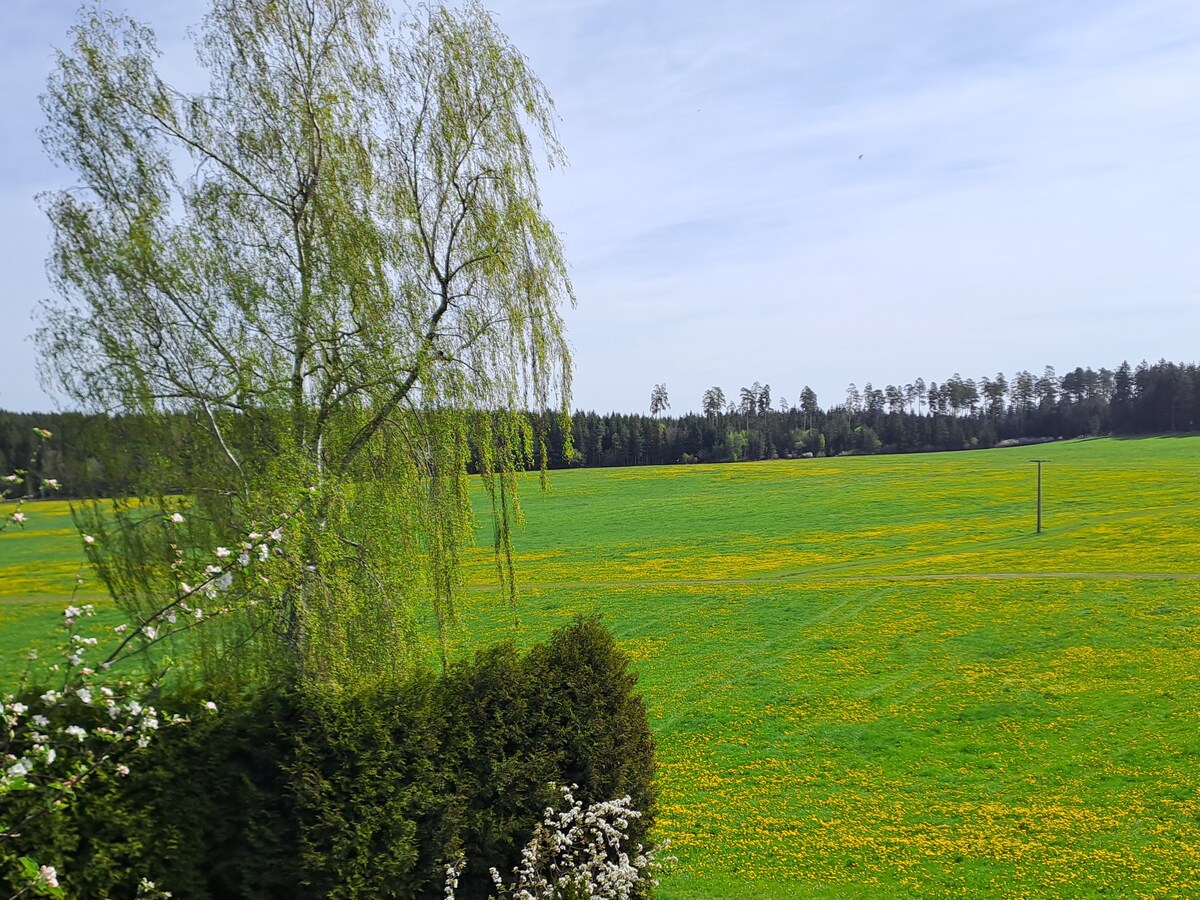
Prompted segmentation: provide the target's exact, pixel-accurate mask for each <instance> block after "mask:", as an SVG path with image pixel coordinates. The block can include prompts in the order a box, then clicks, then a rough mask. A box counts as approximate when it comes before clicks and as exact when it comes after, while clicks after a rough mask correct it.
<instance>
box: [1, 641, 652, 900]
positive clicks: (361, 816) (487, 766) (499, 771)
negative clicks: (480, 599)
mask: <svg viewBox="0 0 1200 900" xmlns="http://www.w3.org/2000/svg"><path fill="white" fill-rule="evenodd" d="M635 685H636V676H635V675H633V674H632V673H631V672H629V670H628V665H627V659H626V657H625V656H624V654H622V653H621V652H620V651H619V650H618V648H617V647H616V644H615V642H614V640H613V638H612V636H611V634H610V633H609V632H608V631H607V630H606V629H605V628H603V627H602V626H601V625H600V624H599V623H598V621H596V620H580V621H578V622H576V623H575V624H573V625H571V626H568V627H566V628H564V629H562V630H560V631H558V632H556V633H555V634H554V635H553V636H552V637H551V638H550V640H549V641H548V642H546V643H545V644H541V645H538V646H536V647H534V648H533V649H532V650H531V651H529V652H528V653H527V654H524V655H522V654H520V653H518V652H517V651H516V649H515V648H514V647H513V646H512V645H510V644H503V645H500V646H497V647H494V648H491V649H489V650H486V651H481V652H480V653H478V654H477V655H476V657H475V658H474V659H473V660H471V661H469V662H463V663H460V664H457V665H455V666H452V667H451V669H450V670H449V671H448V672H446V673H445V674H444V675H440V676H438V675H432V674H418V675H415V676H413V677H411V678H410V679H408V680H406V681H405V682H404V683H403V684H399V685H396V686H395V687H393V688H390V689H388V690H386V691H380V692H378V693H375V694H372V695H370V696H332V695H329V694H322V695H317V696H314V695H313V693H312V692H311V691H307V692H306V691H301V690H297V689H275V690H270V691H263V692H260V693H257V694H255V695H253V696H250V697H245V698H240V699H228V698H227V699H225V700H224V701H222V702H221V704H220V705H221V711H220V713H219V714H218V715H216V716H210V717H205V718H203V719H198V720H197V721H196V722H194V723H193V724H191V725H187V726H177V727H174V728H169V729H165V730H164V731H163V732H162V733H161V734H160V735H159V737H158V738H157V739H156V741H155V743H154V745H153V747H152V749H151V750H150V751H147V752H145V753H144V754H141V755H140V756H139V757H138V758H135V759H131V760H130V766H131V768H132V769H133V772H132V774H131V775H129V776H128V778H126V779H123V780H121V779H117V778H116V777H115V776H108V775H106V776H103V777H98V778H96V779H95V780H94V781H92V782H91V783H89V785H88V786H87V788H86V789H85V790H82V791H80V792H79V796H78V797H77V799H76V800H75V802H74V803H73V804H72V806H71V808H70V809H69V810H67V811H66V812H64V813H59V814H56V815H54V816H52V817H47V818H45V819H43V820H41V821H39V822H38V823H36V824H35V825H34V826H33V827H31V828H30V829H27V831H26V834H25V835H24V836H23V838H22V839H21V840H20V841H16V842H10V843H9V844H8V845H0V855H3V856H5V857H8V858H9V859H11V858H12V857H15V856H17V855H20V854H22V853H30V854H31V855H34V856H36V857H37V858H38V860H39V862H51V863H57V864H58V865H59V869H60V871H61V872H63V873H64V886H65V887H66V888H67V891H68V894H69V895H70V896H73V897H80V898H91V897H95V898H101V897H109V896H133V894H134V892H135V891H136V884H137V882H138V881H139V880H140V879H141V878H143V877H148V878H150V879H151V880H153V881H155V882H157V884H158V885H159V886H160V887H162V888H165V889H167V890H170V891H171V892H172V893H173V896H174V897H175V898H176V900H192V898H195V900H210V898H211V900H217V898H232V897H245V898H263V900H266V898H293V897H301V898H303V897H314V898H315V897H334V898H359V897H440V896H441V894H442V884H443V869H444V865H445V863H446V861H447V860H448V859H449V858H451V857H452V856H453V854H454V853H455V852H456V851H458V850H462V851H463V852H464V853H465V854H466V856H467V859H468V868H467V871H466V872H465V873H464V874H463V876H462V877H461V878H460V888H459V892H458V896H459V897H460V898H464V900H465V898H473V897H484V896H487V893H488V889H489V888H490V887H491V881H490V879H489V878H488V876H487V869H488V867H489V866H493V865H494V866H496V867H497V868H499V869H501V870H502V871H506V870H508V869H510V868H511V867H512V866H514V865H515V864H516V863H517V860H518V858H519V855H520V849H521V847H522V846H523V845H524V844H525V842H526V841H527V840H528V838H529V835H530V833H531V831H532V829H533V826H534V824H535V823H536V822H537V821H538V820H539V819H540V818H541V814H542V810H543V809H544V808H545V806H546V805H547V804H549V803H551V802H553V801H554V799H555V794H554V792H553V791H552V789H551V784H564V783H565V784H576V785H578V786H579V789H578V791H576V796H577V797H579V798H581V799H583V800H585V801H589V802H590V801H595V800H607V799H611V798H613V797H619V796H623V795H625V794H629V795H631V796H632V797H633V805H634V807H635V808H637V809H639V810H642V811H644V812H645V814H646V815H645V816H644V817H643V818H642V819H640V820H637V821H636V827H635V829H634V831H635V833H634V835H633V840H634V841H635V842H644V841H645V839H646V830H647V829H648V828H649V826H650V825H651V824H652V822H653V817H654V788H653V784H652V776H653V772H654V747H653V741H652V739H651V736H650V732H649V728H648V726H647V721H646V711H645V707H644V705H643V703H642V700H641V698H640V696H638V695H637V694H636V693H635ZM179 702H182V701H180V700H178V698H177V702H175V703H172V702H171V701H169V700H165V699H164V700H163V701H162V702H161V705H162V706H164V707H167V708H171V707H172V706H178V705H179ZM11 868H12V866H11V865H10V864H8V860H6V865H5V866H4V870H5V873H6V874H7V872H8V871H10V870H11Z"/></svg>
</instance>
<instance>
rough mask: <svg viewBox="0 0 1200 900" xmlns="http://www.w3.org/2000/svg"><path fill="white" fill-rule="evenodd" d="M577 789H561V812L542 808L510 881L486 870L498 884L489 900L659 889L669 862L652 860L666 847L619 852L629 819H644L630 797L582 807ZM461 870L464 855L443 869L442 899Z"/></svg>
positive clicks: (562, 899) (562, 898)
mask: <svg viewBox="0 0 1200 900" xmlns="http://www.w3.org/2000/svg"><path fill="white" fill-rule="evenodd" d="M577 787H578V786H577V785H572V786H571V787H564V788H562V789H561V790H562V804H563V808H562V809H555V808H554V807H552V806H548V807H546V812H545V815H544V816H543V818H542V821H541V822H540V823H538V825H537V826H536V827H535V828H534V831H533V837H532V838H530V840H529V843H528V844H526V845H525V849H524V850H522V851H521V864H520V865H519V866H517V867H515V868H514V869H513V870H512V881H511V883H506V882H505V880H504V877H503V876H502V875H501V874H500V872H499V871H498V870H497V869H495V868H492V869H489V872H490V873H491V876H492V883H493V884H494V885H495V886H496V893H495V894H494V895H492V897H493V900H508V898H511V900H574V898H578V897H595V898H598V900H631V898H633V897H634V896H635V895H636V893H637V891H638V890H639V888H640V887H642V886H644V885H647V884H649V885H650V886H657V884H658V874H659V873H660V872H661V871H662V870H663V869H664V867H665V863H668V862H671V861H672V858H671V857H666V858H665V860H660V859H658V858H656V854H657V853H658V852H659V850H663V849H666V844H663V845H662V847H660V848H644V847H643V846H642V845H641V844H639V845H637V847H636V848H635V850H634V852H633V855H632V856H631V855H630V854H629V853H628V852H626V851H625V850H623V849H622V844H623V843H625V842H627V841H628V838H629V827H630V823H631V821H632V820H634V819H638V818H641V815H642V814H641V812H639V811H638V810H635V809H633V808H632V807H631V806H630V804H631V802H632V801H631V799H630V798H629V797H628V796H625V797H621V798H620V799H617V800H606V801H603V802H600V803H592V804H591V805H589V806H587V807H586V808H585V807H584V805H583V801H581V800H576V799H575V796H574V794H573V793H572V790H573V789H575V788H577ZM465 866H466V859H465V857H463V856H462V855H460V856H459V857H458V858H457V859H455V860H454V861H453V862H451V863H450V864H449V865H447V866H446V882H445V898H446V900H454V898H455V891H456V890H457V888H458V878H459V875H461V874H462V871H463V868H464V867H465Z"/></svg>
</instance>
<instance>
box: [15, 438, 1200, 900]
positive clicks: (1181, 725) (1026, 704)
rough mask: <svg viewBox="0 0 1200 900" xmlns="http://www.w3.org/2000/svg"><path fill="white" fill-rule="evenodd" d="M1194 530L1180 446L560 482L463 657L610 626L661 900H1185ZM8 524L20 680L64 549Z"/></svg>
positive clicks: (55, 538) (59, 520) (479, 576)
mask: <svg viewBox="0 0 1200 900" xmlns="http://www.w3.org/2000/svg"><path fill="white" fill-rule="evenodd" d="M1034 457H1041V458H1044V459H1047V460H1049V462H1048V463H1047V464H1046V465H1045V467H1044V470H1043V487H1044V492H1045V499H1044V513H1043V514H1044V523H1045V531H1044V533H1043V534H1041V535H1036V534H1034V533H1033V531H1034V498H1035V487H1036V483H1035V467H1034V466H1033V465H1032V464H1031V463H1030V462H1029V461H1028V460H1029V459H1031V458H1034ZM1198 509H1200V438H1150V439H1140V440H1110V439H1101V440H1092V441H1072V442H1065V443H1057V444H1052V445H1042V446H1038V447H1035V448H1021V449H1010V450H996V451H986V452H976V453H958V454H934V455H921V456H895V457H864V458H848V459H833V460H803V461H780V462H772V463H761V464H741V465H724V466H695V467H686V468H685V467H678V468H666V469H663V468H655V469H620V470H587V471H577V472H562V473H555V474H554V475H553V476H552V479H551V490H550V492H549V493H547V494H540V493H538V492H537V490H536V488H535V487H534V485H533V482H532V481H531V483H530V487H529V489H528V490H527V491H526V493H525V510H526V515H527V518H528V525H527V527H526V530H525V532H524V534H523V535H521V536H520V538H519V551H520V558H519V560H518V564H519V565H518V574H519V578H520V580H521V584H522V600H521V602H520V604H519V607H518V609H517V610H516V613H515V614H514V611H513V610H511V609H509V608H508V607H507V606H505V605H504V604H503V603H501V602H500V601H499V599H498V598H497V596H496V594H495V593H494V591H491V590H489V589H486V588H484V587H483V585H484V584H485V583H486V582H487V580H488V576H489V562H488V560H487V557H486V554H484V553H483V552H480V553H479V554H478V556H477V557H476V558H474V559H473V560H472V562H471V575H472V579H473V580H474V581H475V582H477V583H478V584H479V585H480V586H481V589H480V590H479V591H478V592H476V593H474V594H472V596H471V598H470V601H469V602H468V603H467V604H465V607H466V608H464V609H463V610H462V618H463V622H462V628H461V631H460V633H459V634H458V636H457V638H456V641H457V643H458V645H459V646H461V647H463V648H466V647H469V646H471V645H473V644H476V643H479V642H484V641H489V640H492V639H499V638H506V637H515V638H516V639H517V640H518V641H521V642H526V641H530V640H534V639H536V638H537V637H539V636H540V635H542V634H544V633H545V632H546V631H547V630H548V629H549V628H552V627H554V626H555V625H557V624H559V623H562V622H564V621H567V620H569V619H570V618H571V617H573V616H575V615H576V614H578V613H580V612H591V611H600V612H602V613H603V614H604V616H605V618H606V620H607V621H608V623H609V624H610V625H611V626H612V627H613V629H614V631H615V632H616V633H617V635H618V637H619V639H620V640H621V641H622V643H623V645H624V647H625V648H626V649H627V650H628V651H629V653H630V654H631V655H632V656H633V658H634V659H635V660H636V661H637V666H638V670H639V672H640V675H641V686H642V688H643V690H644V692H645V695H646V699H647V703H648V706H649V709H650V714H651V719H652V724H653V727H654V729H655V732H656V735H657V739H658V747H659V760H660V779H659V780H660V786H661V811H660V836H661V837H663V838H669V839H670V840H671V844H672V852H673V853H674V854H675V855H676V856H677V857H678V859H679V862H678V864H677V866H676V871H675V873H674V874H673V875H672V876H671V877H669V878H668V879H667V880H666V881H665V882H664V885H663V889H662V891H661V894H660V895H661V896H662V897H664V898H668V900H670V898H706V897H714V898H715V897H746V898H749V897H756V898H757V897H838V896H851V897H853V896H910V895H911V896H984V895H991V896H1136V897H1143V896H1144V897H1152V896H1195V895H1198V894H1200V792H1198V788H1200V766H1198V765H1197V763H1198V762H1200V727H1198V726H1200V681H1198V679H1200V574H1198V573H1200V560H1198V559H1197V550H1198V548H1200V520H1198V518H1197V515H1196V511H1197V510H1198ZM30 519H31V525H32V527H31V528H30V530H28V531H27V532H25V533H24V534H5V535H3V536H0V597H2V598H4V599H0V628H2V629H3V631H2V632H0V634H2V636H3V637H2V639H0V640H2V643H3V646H4V648H5V652H6V653H7V654H8V656H9V658H10V659H16V656H17V654H16V653H15V652H14V651H16V650H17V649H18V648H20V647H22V646H25V645H27V644H28V643H29V642H30V641H31V640H33V639H34V638H36V637H39V636H42V635H44V634H45V633H46V631H47V630H48V629H51V628H52V627H53V625H54V622H55V620H56V618H57V617H58V616H59V610H60V609H61V606H62V603H61V600H59V599H57V598H55V599H53V600H51V598H52V597H53V596H54V594H55V592H56V591H61V590H69V589H70V586H71V583H72V582H73V579H74V575H75V571H76V568H77V566H78V558H79V556H80V555H81V554H80V553H79V548H78V538H77V537H73V535H72V534H71V533H69V532H67V533H64V529H66V526H68V525H69V520H65V519H64V518H63V516H62V511H61V509H60V508H56V507H54V506H49V505H47V506H35V507H33V508H32V509H31V510H30ZM39 523H41V524H40V525H39ZM39 527H40V528H41V529H42V530H40V531H39V530H37V529H38V528H39ZM85 587H86V585H85ZM515 615H519V617H520V620H521V623H522V626H521V627H520V628H518V627H516V626H515V625H514V622H513V620H514V616H515ZM6 668H7V666H6Z"/></svg>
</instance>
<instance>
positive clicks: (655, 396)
mask: <svg viewBox="0 0 1200 900" xmlns="http://www.w3.org/2000/svg"><path fill="white" fill-rule="evenodd" d="M650 408H651V410H652V412H651V414H649V415H646V414H643V413H617V412H610V413H605V414H600V413H596V412H594V411H587V412H584V411H576V412H575V413H574V415H573V416H572V417H571V422H570V429H571V433H570V437H569V440H568V438H567V435H566V434H565V432H564V430H563V426H562V424H561V419H559V418H558V417H555V416H537V417H536V418H538V419H539V424H540V427H544V428H545V429H546V430H545V434H546V444H547V454H548V459H547V465H548V466H549V467H550V468H568V467H570V468H580V467H605V466H637V465H670V464H677V463H695V462H708V463H716V462H740V461H747V460H766V459H781V458H782V459H788V458H798V457H808V456H813V457H820V456H839V455H844V454H872V453H912V452H928V451H937V450H965V449H975V448H980V449H983V448H988V447H995V446H997V445H1000V444H1001V443H1003V442H1020V441H1033V440H1042V439H1047V438H1067V437H1080V436H1085V435H1101V434H1128V435H1134V434H1155V433H1180V432H1188V431H1194V430H1197V428H1198V427H1200V367H1198V366H1197V365H1196V364H1195V363H1188V364H1179V363H1173V362H1167V361H1165V360H1160V361H1159V362H1157V363H1146V362H1142V363H1141V364H1139V365H1138V366H1136V367H1134V366H1131V365H1130V364H1129V363H1128V362H1125V363H1122V364H1121V365H1120V366H1118V367H1117V368H1116V369H1113V370H1109V369H1106V368H1101V369H1099V370H1093V369H1091V368H1076V369H1074V370H1072V371H1070V372H1067V373H1065V374H1063V375H1061V376H1060V375H1058V374H1057V373H1056V372H1055V371H1054V369H1053V368H1052V367H1049V366H1047V367H1046V368H1045V370H1043V372H1042V373H1041V374H1040V375H1036V376H1035V375H1033V374H1032V373H1030V372H1027V371H1020V372H1017V373H1016V374H1015V375H1013V376H1012V377H1011V378H1007V377H1005V376H1004V374H1003V373H998V374H997V375H995V376H994V377H983V378H979V379H977V380H976V379H972V378H963V377H962V376H961V375H959V374H957V373H955V374H954V375H952V376H951V377H950V378H947V379H945V380H944V381H941V382H935V381H929V382H926V381H925V380H924V379H923V378H917V379H915V380H914V381H912V382H911V383H908V384H904V385H891V384H889V385H886V386H884V387H882V388H877V387H874V386H873V385H872V384H870V383H866V384H864V385H863V386H862V387H861V388H860V387H858V386H857V385H855V384H851V385H849V386H848V388H847V389H846V392H845V396H844V397H842V398H839V400H838V401H837V402H835V403H832V404H830V405H828V406H821V405H820V403H819V401H818V398H817V395H816V393H815V392H814V391H813V390H812V389H811V388H809V387H807V386H806V387H805V388H804V389H803V390H802V391H801V392H800V393H799V396H798V398H797V400H796V402H795V403H791V402H788V401H787V400H786V399H785V398H783V397H778V398H776V397H775V395H774V394H773V392H772V389H771V386H770V385H764V384H759V383H758V382H755V383H754V384H753V385H750V386H748V387H742V388H741V389H740V390H739V391H738V392H737V393H736V394H730V395H726V394H725V392H724V391H723V390H722V389H721V388H719V387H712V388H709V389H708V390H706V391H705V392H704V393H703V395H702V397H701V410H702V411H701V412H687V413H683V414H681V415H678V416H672V415H669V414H667V410H669V409H670V399H669V394H668V392H667V388H666V385H664V384H656V385H655V386H654V389H653V391H652V393H651V404H650ZM530 415H531V417H532V416H533V414H530ZM192 427H194V423H192V422H191V417H190V416H189V415H188V414H187V413H186V412H181V413H179V414H178V415H176V416H166V417H156V418H155V419H153V420H151V419H148V418H146V417H141V416H134V415H125V416H109V415H105V414H93V413H80V412H59V413H18V412H8V411H3V410H0V468H2V469H4V470H5V471H8V470H9V469H28V468H33V469H36V472H37V475H38V478H39V479H44V478H53V479H56V480H57V481H58V482H60V483H61V484H62V485H63V486H64V490H65V491H66V492H68V493H69V495H92V496H118V495H121V494H123V493H125V492H126V491H127V490H128V489H129V488H130V486H131V484H132V482H131V480H130V476H131V474H132V473H135V472H137V471H138V470H139V467H142V466H143V465H144V464H145V462H146V460H147V459H148V458H149V457H150V456H157V455H160V454H161V455H166V456H167V457H170V458H173V459H177V460H178V464H179V465H180V466H184V467H186V466H187V465H189V457H190V451H189V449H188V446H189V432H190V430H191V428H192ZM35 428H45V429H47V430H49V431H51V432H52V433H53V437H52V438H51V439H50V440H49V441H47V442H45V443H44V445H41V442H39V440H38V438H37V435H36V434H35V433H34V430H33V429H35ZM39 447H40V448H39ZM567 447H570V451H569V455H568V451H567ZM35 453H36V454H37V458H36V459H33V460H32V461H31V457H32V456H33V455H34V454H35ZM31 463H32V464H31Z"/></svg>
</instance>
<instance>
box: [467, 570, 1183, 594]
mask: <svg viewBox="0 0 1200 900" xmlns="http://www.w3.org/2000/svg"><path fill="white" fill-rule="evenodd" d="M989 580H993V581H1006V580H1007V581H1013V580H1016V581H1022V580H1023V581H1200V572H934V573H924V574H913V573H897V574H894V575H862V574H858V575H838V574H824V575H822V574H815V573H814V574H812V575H797V574H792V573H789V574H784V575H760V576H758V577H755V578H684V579H674V580H664V581H545V582H538V583H531V582H524V581H522V582H520V583H519V584H518V588H519V589H520V590H523V591H525V590H569V589H572V588H648V587H703V586H706V585H741V584H779V585H802V584H811V583H813V582H818V581H823V582H836V581H989ZM473 589H474V590H480V591H483V590H492V589H494V588H493V587H492V586H490V585H487V586H485V585H478V586H475V587H474V588H473Z"/></svg>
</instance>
